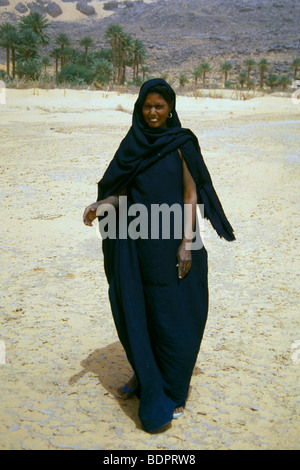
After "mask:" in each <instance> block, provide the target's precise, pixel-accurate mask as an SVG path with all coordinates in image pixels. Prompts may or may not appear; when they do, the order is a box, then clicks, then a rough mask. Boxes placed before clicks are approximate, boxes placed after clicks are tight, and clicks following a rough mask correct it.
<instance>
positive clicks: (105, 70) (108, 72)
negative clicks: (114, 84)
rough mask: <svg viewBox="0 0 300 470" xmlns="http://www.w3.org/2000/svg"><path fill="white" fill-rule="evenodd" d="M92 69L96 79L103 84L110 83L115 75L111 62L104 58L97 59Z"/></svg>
mask: <svg viewBox="0 0 300 470" xmlns="http://www.w3.org/2000/svg"><path fill="white" fill-rule="evenodd" d="M92 71H93V73H94V80H96V81H97V82H99V83H100V84H101V85H104V84H106V83H108V82H109V81H110V80H111V79H112V76H113V66H112V64H111V62H109V61H108V60H106V59H103V58H100V59H97V60H95V62H94V64H93V66H92Z"/></svg>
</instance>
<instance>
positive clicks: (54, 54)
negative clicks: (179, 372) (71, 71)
mask: <svg viewBox="0 0 300 470" xmlns="http://www.w3.org/2000/svg"><path fill="white" fill-rule="evenodd" d="M60 52H61V51H60V49H58V48H55V49H52V51H51V52H50V57H53V58H54V59H55V76H56V79H57V78H58V61H59V58H60Z"/></svg>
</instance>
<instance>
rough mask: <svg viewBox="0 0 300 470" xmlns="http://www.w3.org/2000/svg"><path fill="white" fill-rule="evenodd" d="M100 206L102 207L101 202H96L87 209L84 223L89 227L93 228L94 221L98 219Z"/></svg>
mask: <svg viewBox="0 0 300 470" xmlns="http://www.w3.org/2000/svg"><path fill="white" fill-rule="evenodd" d="M99 205H100V202H94V203H93V204H91V205H89V206H88V207H86V208H85V210H84V213H83V223H84V224H85V225H87V226H88V227H92V226H93V221H94V220H95V219H96V217H97V215H96V211H97V208H98V206H99Z"/></svg>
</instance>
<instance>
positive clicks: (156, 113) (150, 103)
mask: <svg viewBox="0 0 300 470" xmlns="http://www.w3.org/2000/svg"><path fill="white" fill-rule="evenodd" d="M170 111H171V106H170V105H169V104H168V103H167V101H166V100H165V99H164V98H163V97H162V96H161V95H159V94H158V93H148V95H147V96H146V99H145V101H144V104H143V107H142V113H143V117H144V120H145V122H146V124H148V126H149V127H151V128H153V129H158V128H160V127H161V128H163V129H164V128H166V127H167V119H168V115H169V113H170Z"/></svg>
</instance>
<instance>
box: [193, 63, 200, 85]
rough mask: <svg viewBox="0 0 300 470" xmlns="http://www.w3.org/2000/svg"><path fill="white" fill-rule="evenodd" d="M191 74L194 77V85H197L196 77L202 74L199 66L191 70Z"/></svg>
mask: <svg viewBox="0 0 300 470" xmlns="http://www.w3.org/2000/svg"><path fill="white" fill-rule="evenodd" d="M192 74H193V77H194V79H195V85H197V83H198V78H200V77H201V75H202V71H201V69H200V66H197V67H195V68H194V70H193V71H192Z"/></svg>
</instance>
